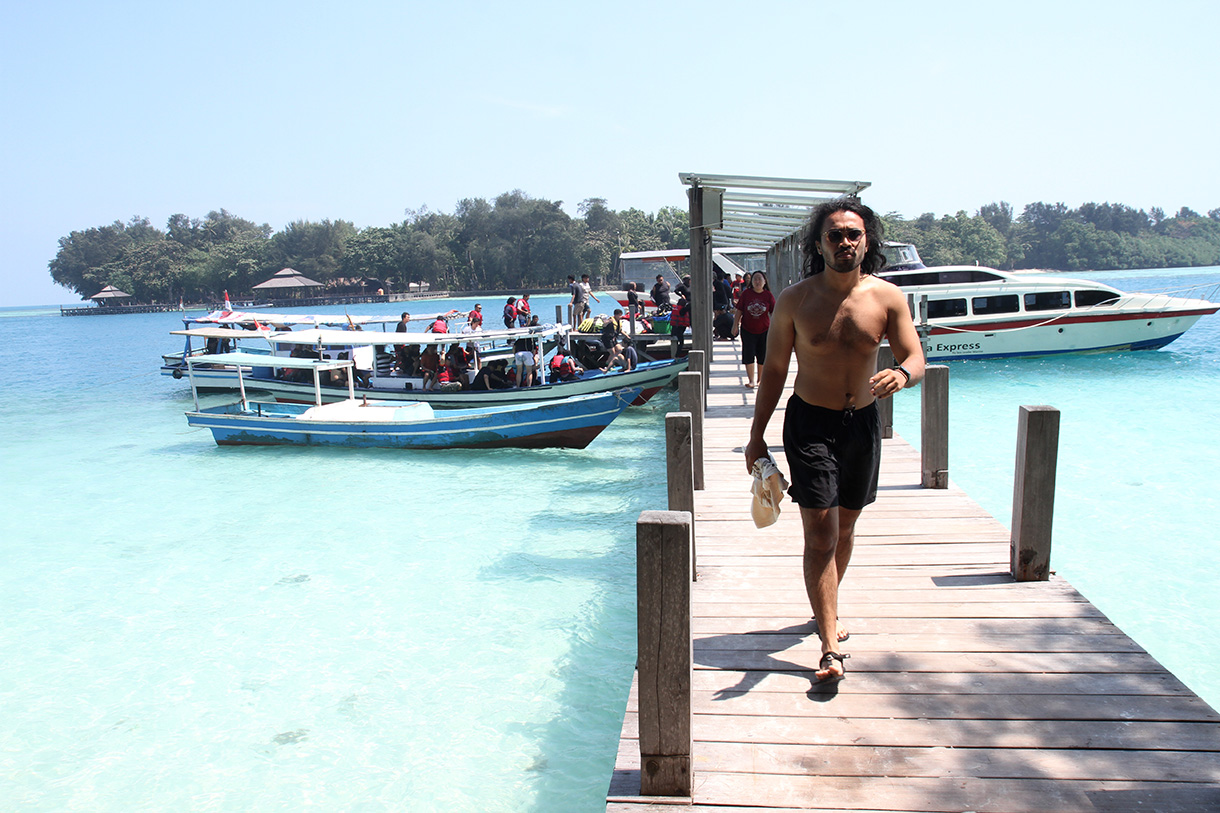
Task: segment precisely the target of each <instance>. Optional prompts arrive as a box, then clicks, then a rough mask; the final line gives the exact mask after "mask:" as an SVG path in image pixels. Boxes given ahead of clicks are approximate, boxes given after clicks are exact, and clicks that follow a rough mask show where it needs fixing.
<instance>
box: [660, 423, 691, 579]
mask: <svg viewBox="0 0 1220 813" xmlns="http://www.w3.org/2000/svg"><path fill="white" fill-rule="evenodd" d="M691 423H692V422H691V416H690V413H689V412H670V413H668V414H667V415H666V416H665V460H666V465H665V473H666V481H667V483H668V485H669V510H670V511H686V512H688V513H689V514H690V515H691V523H690V558H691V562H690V571H691V579H693V580H694V581H698V580H699V570H698V567H697V563H698V558H699V554H698V546H697V544H696V542H695V467H694V463H693V461H692V454H691V449H692V446H693V444H692V440H691Z"/></svg>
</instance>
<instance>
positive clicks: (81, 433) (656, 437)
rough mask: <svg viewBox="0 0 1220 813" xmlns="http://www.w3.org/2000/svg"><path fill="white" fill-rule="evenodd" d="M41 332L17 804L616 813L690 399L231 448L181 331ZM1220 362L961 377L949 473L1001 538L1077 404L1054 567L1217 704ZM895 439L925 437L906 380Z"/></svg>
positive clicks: (1147, 358)
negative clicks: (649, 518)
mask: <svg viewBox="0 0 1220 813" xmlns="http://www.w3.org/2000/svg"><path fill="white" fill-rule="evenodd" d="M1094 276H1096V277H1098V278H1104V279H1114V278H1116V279H1114V281H1116V282H1117V283H1118V284H1119V285H1120V287H1124V288H1129V289H1142V290H1152V289H1165V288H1178V287H1183V286H1184V285H1187V284H1192V285H1193V284H1199V283H1203V282H1208V281H1211V282H1220V269H1207V270H1206V271H1204V272H1197V273H1192V274H1185V275H1183V274H1180V273H1177V272H1160V273H1158V274H1155V275H1152V274H1151V272H1149V273H1148V274H1146V275H1144V276H1148V277H1149V278H1148V279H1144V278H1142V277H1135V276H1134V275H1115V274H1097V275H1094ZM480 301H482V303H483V306H484V310H485V311H486V312H488V313H489V314H491V315H492V316H494V315H495V314H496V313H497V312H498V307H499V304H500V300H499V299H498V298H494V297H486V298H483V299H482V300H480ZM565 301H566V297H535V298H534V303H535V312H537V313H540V314H542V315H543V316H544V318H545V317H546V316H548V315H551V314H553V313H554V306H555V304H559V303H562V302H565ZM473 303H474V300H457V301H444V302H428V303H413V304H412V305H411V306H410V309H411V310H412V311H413V312H414V311H416V310H420V311H423V310H430V311H434V310H442V309H447V308H448V307H450V306H454V307H459V308H462V309H469V308H470V307H471V306H472V305H473ZM349 310H350V312H352V313H382V312H386V311H387V308H386V307H385V306H354V307H352V308H350V309H349ZM336 312H342V309H339V310H338V311H336ZM57 314H58V312H57V311H55V310H39V309H22V310H15V309H10V310H7V311H4V310H0V369H2V370H4V371H5V372H6V376H5V378H6V382H5V384H4V385H3V386H2V387H0V410H2V412H0V414H3V415H4V416H5V420H4V422H3V423H2V424H0V427H2V428H0V455H2V456H3V468H2V470H0V510H2V511H3V514H2V516H3V518H4V525H3V528H4V532H3V535H2V537H0V561H2V562H3V565H4V566H3V568H0V613H2V617H3V619H4V623H3V624H2V625H0V658H2V659H3V663H4V669H3V670H0V717H2V718H3V719H4V721H5V725H3V726H0V798H3V799H5V800H6V803H7V804H8V805H10V806H11V807H13V808H16V809H23V810H48V811H49V810H56V811H58V810H88V811H96V810H163V809H191V810H217V811H230V810H263V809H289V810H291V809H299V808H313V809H319V810H356V811H379V810H421V811H450V810H479V811H543V812H545V813H550V812H551V811H556V812H558V811H564V812H565V813H566V811H596V810H600V809H602V808H603V807H604V794H605V790H606V787H607V784H608V781H609V776H610V771H611V768H612V766H613V762H614V754H615V749H616V747H617V743H618V733H619V726H620V724H621V720H622V711H623V707H624V704H625V700H626V692H627V689H628V686H629V684H630V677H631V670H632V667H633V664H634V660H635V653H634V646H635V618H634V613H635V608H634V590H635V574H634V521H635V518H636V516H637V515H638V513H639V512H640V511H641V510H644V509H649V508H657V507H660V506H662V505H663V504H664V501H665V488H664V460H663V455H662V454H661V453H659V451H658V450H659V448H660V442H661V441H660V438H661V436H662V434H663V415H664V413H665V412H666V411H667V410H671V409H674V408H675V407H676V398H675V397H674V396H673V395H672V394H662V395H661V396H658V398H657V399H654V401H653V402H652V403H651V404H650V405H649V407H647V408H644V409H632V410H629V411H628V412H627V413H625V414H624V416H623V417H621V418H620V419H619V420H618V421H616V422H615V423H614V424H613V425H612V426H611V427H610V429H609V430H607V431H606V432H605V433H603V435H602V436H601V437H599V438H598V439H597V441H595V442H594V443H593V445H591V446H590V447H589V448H588V449H586V450H583V451H561V450H540V451H520V450H495V451H490V452H488V451H453V452H416V453H404V452H392V451H376V450H375V451H354V450H344V449H220V448H218V447H217V446H215V444H214V443H213V442H212V440H211V436H210V434H209V433H206V432H199V431H195V430H191V429H189V428H188V427H187V426H186V422H185V420H184V419H183V416H182V413H183V412H184V411H185V410H186V409H187V408H188V407H189V404H190V395H189V390H188V389H187V388H186V387H185V386H183V385H182V384H181V383H180V382H173V381H171V380H169V379H165V378H162V377H160V376H159V375H158V371H157V367H158V365H159V356H160V354H161V353H162V352H167V351H171V350H175V349H177V348H178V342H177V340H171V338H170V337H169V336H168V331H169V330H171V329H173V328H175V327H177V326H178V325H179V324H180V323H179V320H178V317H177V316H176V315H174V314H147V315H132V316H117V317H76V318H61V317H59V316H58V315H57ZM1218 345H1220V317H1215V316H1213V317H1207V318H1205V319H1204V320H1202V321H1201V322H1200V323H1199V324H1198V325H1196V327H1195V328H1194V329H1192V331H1190V332H1189V333H1187V335H1186V336H1185V337H1183V338H1182V339H1180V340H1179V341H1178V342H1176V343H1174V344H1172V345H1170V346H1169V347H1168V348H1166V349H1164V350H1161V351H1155V352H1144V353H1134V354H1115V355H1113V356H1091V357H1079V358H1060V359H1042V360H1038V359H1026V360H1021V361H1014V362H976V363H969V362H963V363H955V364H953V365H951V385H950V386H951V399H950V414H951V438H950V444H951V460H950V466H951V471H950V476H951V477H952V478H953V479H954V480H955V481H956V482H958V483H959V484H961V485H962V486H963V487H964V488H966V490H967V491H968V492H969V493H970V494H971V495H972V496H974V497H975V498H976V499H978V500H979V501H980V502H981V503H982V504H983V505H984V506H985V507H987V508H988V509H989V510H990V511H991V512H992V513H993V514H995V515H996V516H997V517H998V518H1000V520H1001V521H1003V522H1005V523H1007V521H1008V517H1009V512H1010V508H1011V499H1012V497H1011V489H1012V466H1013V458H1014V455H1015V451H1014V450H1015V437H1016V420H1017V407H1018V406H1019V405H1021V404H1032V403H1045V404H1050V405H1053V406H1056V407H1059V408H1060V409H1061V410H1062V411H1063V418H1062V420H1063V424H1062V429H1061V444H1060V458H1059V486H1058V494H1057V502H1056V518H1055V548H1054V553H1053V562H1052V564H1053V566H1054V567H1055V568H1056V569H1057V570H1058V571H1059V572H1060V573H1061V574H1062V575H1064V576H1066V577H1067V578H1068V579H1070V580H1071V581H1072V582H1073V583H1074V584H1075V585H1077V586H1078V587H1079V588H1081V589H1082V590H1083V591H1084V592H1085V594H1086V595H1087V596H1088V597H1089V598H1091V599H1092V600H1093V601H1094V602H1096V603H1097V604H1098V605H1099V606H1101V607H1102V609H1103V610H1105V611H1106V612H1107V613H1109V614H1110V616H1111V617H1112V618H1113V619H1114V620H1115V621H1116V622H1118V623H1119V624H1120V625H1121V626H1122V627H1123V628H1124V629H1126V630H1127V631H1129V632H1130V633H1131V634H1132V635H1134V636H1135V637H1136V639H1137V640H1139V641H1140V643H1142V644H1143V645H1144V646H1145V647H1147V648H1148V649H1149V650H1150V651H1151V652H1152V653H1153V654H1154V655H1155V656H1156V657H1158V658H1159V659H1160V660H1161V661H1162V662H1163V663H1165V664H1166V665H1167V666H1168V667H1170V668H1171V669H1173V670H1174V671H1176V672H1177V673H1178V674H1179V675H1180V676H1182V677H1183V679H1185V680H1186V681H1187V682H1188V683H1189V684H1190V685H1191V687H1192V688H1193V689H1195V690H1196V691H1197V692H1199V693H1200V694H1202V695H1203V696H1204V697H1205V698H1206V699H1208V700H1209V702H1211V703H1212V704H1213V705H1217V706H1220V679H1217V678H1216V677H1215V676H1214V672H1215V671H1216V667H1217V666H1220V643H1218V642H1217V639H1216V638H1215V636H1214V635H1212V634H1211V633H1210V631H1211V630H1212V629H1214V628H1215V627H1216V626H1217V624H1220V599H1217V597H1216V591H1215V589H1214V586H1215V584H1216V583H1217V581H1218V578H1217V577H1220V563H1218V562H1217V555H1216V554H1217V538H1218V534H1217V532H1216V531H1215V530H1214V524H1213V523H1212V521H1211V518H1212V517H1213V516H1215V515H1216V514H1217V510H1216V509H1217V507H1218V506H1217V502H1218V499H1217V496H1216V489H1217V487H1218V486H1220V465H1218V460H1220V455H1218V454H1217V453H1218V452H1220V441H1218V440H1217V438H1216V435H1215V432H1214V427H1215V426H1216V424H1217V422H1218V421H1217V419H1220V406H1217V395H1220V347H1218ZM895 423H896V428H897V430H898V432H899V433H900V434H902V435H903V436H904V437H906V438H907V439H908V440H911V441H913V442H915V443H918V397H917V391H913V392H912V393H910V394H908V395H907V396H906V397H904V398H901V399H900V400H899V402H898V406H897V409H896V420H895Z"/></svg>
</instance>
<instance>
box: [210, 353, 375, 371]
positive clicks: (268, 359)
mask: <svg viewBox="0 0 1220 813" xmlns="http://www.w3.org/2000/svg"><path fill="white" fill-rule="evenodd" d="M186 363H187V364H188V365H195V364H235V365H237V366H239V367H282V368H284V369H289V370H315V369H316V370H339V369H342V368H344V367H351V366H352V363H353V362H352V360H351V359H307V358H294V357H291V356H269V355H264V354H262V353H210V354H208V355H205V356H191V357H190V358H188V359H187V362H186Z"/></svg>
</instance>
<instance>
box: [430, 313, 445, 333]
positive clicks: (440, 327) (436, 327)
mask: <svg viewBox="0 0 1220 813" xmlns="http://www.w3.org/2000/svg"><path fill="white" fill-rule="evenodd" d="M424 332H425V333H448V332H449V320H448V319H446V318H445V317H444V316H438V317H436V321H434V322H433V323H432V324H430V325H428V327H427V328H425V329H424Z"/></svg>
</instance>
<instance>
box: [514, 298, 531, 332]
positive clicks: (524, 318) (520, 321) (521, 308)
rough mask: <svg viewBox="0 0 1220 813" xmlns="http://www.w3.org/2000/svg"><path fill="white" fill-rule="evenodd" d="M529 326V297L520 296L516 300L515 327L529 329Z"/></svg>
mask: <svg viewBox="0 0 1220 813" xmlns="http://www.w3.org/2000/svg"><path fill="white" fill-rule="evenodd" d="M529 324H530V295H529V294H521V298H520V299H518V300H517V327H529Z"/></svg>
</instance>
